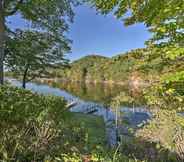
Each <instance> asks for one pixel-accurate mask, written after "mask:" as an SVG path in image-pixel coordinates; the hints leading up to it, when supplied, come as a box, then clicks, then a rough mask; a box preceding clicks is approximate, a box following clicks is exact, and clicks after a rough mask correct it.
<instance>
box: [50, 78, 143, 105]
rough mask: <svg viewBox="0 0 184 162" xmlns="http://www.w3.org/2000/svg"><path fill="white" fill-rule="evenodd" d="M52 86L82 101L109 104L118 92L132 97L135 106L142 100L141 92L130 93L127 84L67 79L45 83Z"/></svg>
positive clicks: (141, 103)
mask: <svg viewBox="0 0 184 162" xmlns="http://www.w3.org/2000/svg"><path fill="white" fill-rule="evenodd" d="M47 84H49V85H50V86H52V87H56V88H59V89H62V90H65V91H67V92H68V93H70V94H72V95H74V96H77V97H79V98H80V99H82V100H84V101H93V102H97V103H101V104H103V105H106V106H109V105H110V103H111V101H112V99H113V98H114V97H116V96H118V95H119V94H120V92H125V94H126V95H127V96H131V97H133V98H134V102H135V103H134V104H135V105H137V106H141V105H143V103H144V101H143V99H142V94H141V93H138V94H136V95H132V91H130V88H129V85H124V86H122V85H115V84H114V85H112V84H103V83H96V84H92V83H85V82H69V81H58V82H49V83H47ZM125 105H126V106H131V105H130V103H128V102H127V103H125V104H124V106H125Z"/></svg>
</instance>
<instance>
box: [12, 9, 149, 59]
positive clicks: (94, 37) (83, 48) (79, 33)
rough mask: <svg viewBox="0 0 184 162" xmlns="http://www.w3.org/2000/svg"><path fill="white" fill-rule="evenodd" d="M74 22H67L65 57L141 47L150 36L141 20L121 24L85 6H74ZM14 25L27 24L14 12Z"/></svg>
mask: <svg viewBox="0 0 184 162" xmlns="http://www.w3.org/2000/svg"><path fill="white" fill-rule="evenodd" d="M75 14H76V15H75V19H74V23H73V24H71V26H70V31H69V33H67V35H68V37H69V38H70V39H71V40H73V43H72V53H70V54H68V56H67V57H68V58H69V59H71V60H76V59H78V58H81V57H83V56H86V55H89V54H99V55H103V56H108V57H111V56H114V55H117V54H120V53H123V52H126V51H130V50H131V49H136V48H142V47H144V42H145V41H146V40H148V39H149V38H150V37H151V34H150V33H149V32H148V31H147V29H146V27H145V26H144V25H143V24H136V25H133V26H129V27H124V25H123V22H122V21H120V20H117V19H116V18H115V17H114V16H113V15H111V14H110V15H107V16H103V15H100V14H97V12H96V11H95V9H92V8H90V7H88V6H79V7H77V8H75ZM10 20H11V24H10V25H11V26H12V27H14V28H17V27H25V26H27V25H28V24H27V23H25V22H24V21H22V20H20V19H19V18H18V17H17V16H15V17H13V18H11V19H10Z"/></svg>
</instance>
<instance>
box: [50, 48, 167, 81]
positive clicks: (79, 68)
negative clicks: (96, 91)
mask: <svg viewBox="0 0 184 162" xmlns="http://www.w3.org/2000/svg"><path fill="white" fill-rule="evenodd" d="M161 62H162V59H161V56H158V57H155V58H151V53H150V52H149V49H146V48H145V49H136V50H132V51H130V52H127V53H123V54H119V55H117V56H114V57H112V58H107V57H103V56H98V55H89V56H85V57H83V58H81V59H79V60H77V61H74V62H73V63H71V64H70V68H68V69H65V70H61V69H57V70H56V71H54V72H53V76H54V77H59V78H65V79H68V80H72V81H87V82H109V83H114V82H116V83H124V82H127V81H128V80H129V78H130V77H131V75H132V74H134V73H136V75H139V76H141V77H142V78H144V79H145V80H157V77H158V75H160V74H161V72H164V68H165V66H164V64H160V63H161ZM154 74H156V75H154ZM145 75H146V78H145ZM153 76H154V78H153Z"/></svg>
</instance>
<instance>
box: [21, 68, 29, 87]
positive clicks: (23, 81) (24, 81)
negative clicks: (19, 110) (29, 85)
mask: <svg viewBox="0 0 184 162" xmlns="http://www.w3.org/2000/svg"><path fill="white" fill-rule="evenodd" d="M28 69H29V67H28V66H26V69H25V71H24V75H23V79H22V88H24V89H26V82H27V73H28Z"/></svg>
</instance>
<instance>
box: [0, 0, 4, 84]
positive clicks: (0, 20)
mask: <svg viewBox="0 0 184 162" xmlns="http://www.w3.org/2000/svg"><path fill="white" fill-rule="evenodd" d="M4 50H5V19H4V14H3V1H2V0H0V84H3V82H4V66H3V63H4Z"/></svg>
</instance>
